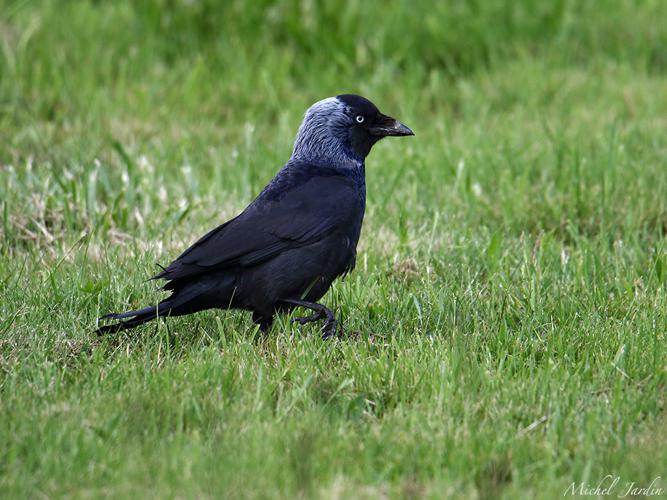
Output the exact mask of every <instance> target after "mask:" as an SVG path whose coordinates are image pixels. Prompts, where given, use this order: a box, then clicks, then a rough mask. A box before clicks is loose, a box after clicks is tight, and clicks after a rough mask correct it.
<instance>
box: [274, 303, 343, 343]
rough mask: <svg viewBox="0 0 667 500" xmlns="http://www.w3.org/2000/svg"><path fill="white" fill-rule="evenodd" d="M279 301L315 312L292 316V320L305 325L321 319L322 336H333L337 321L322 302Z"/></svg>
mask: <svg viewBox="0 0 667 500" xmlns="http://www.w3.org/2000/svg"><path fill="white" fill-rule="evenodd" d="M281 302H283V303H285V304H288V305H293V306H298V307H305V308H307V309H310V310H312V311H314V312H315V314H311V315H310V316H303V317H299V318H294V319H293V320H292V322H294V321H298V322H299V323H300V324H302V325H305V324H306V323H310V322H311V321H319V320H321V319H323V320H324V327H323V332H322V338H329V337H334V336H335V335H336V327H337V325H338V323H337V321H336V317H335V316H334V313H333V312H332V311H331V309H329V308H327V307H325V306H323V305H322V304H318V303H316V302H307V301H305V300H294V299H283V300H282V301H281Z"/></svg>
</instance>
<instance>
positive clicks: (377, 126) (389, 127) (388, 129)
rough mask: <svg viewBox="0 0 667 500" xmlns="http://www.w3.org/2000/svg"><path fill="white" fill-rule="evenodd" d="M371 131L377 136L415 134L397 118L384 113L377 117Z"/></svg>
mask: <svg viewBox="0 0 667 500" xmlns="http://www.w3.org/2000/svg"><path fill="white" fill-rule="evenodd" d="M369 131H370V134H371V135H374V136H376V137H386V136H389V135H393V136H401V135H415V133H414V132H413V131H412V130H410V129H409V128H408V127H406V126H405V125H403V124H402V123H401V122H399V121H398V120H396V119H395V118H392V117H391V116H387V115H382V114H381V115H380V116H378V117H377V118H376V119H375V121H374V122H373V125H371V128H370V130H369Z"/></svg>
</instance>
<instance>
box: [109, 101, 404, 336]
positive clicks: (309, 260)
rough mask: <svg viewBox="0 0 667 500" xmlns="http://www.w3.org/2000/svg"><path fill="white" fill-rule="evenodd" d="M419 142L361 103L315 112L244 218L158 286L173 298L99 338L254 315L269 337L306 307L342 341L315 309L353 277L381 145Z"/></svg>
mask: <svg viewBox="0 0 667 500" xmlns="http://www.w3.org/2000/svg"><path fill="white" fill-rule="evenodd" d="M404 135H414V134H413V133H412V131H411V130H410V129H409V128H408V127H406V126H405V125H403V124H402V123H399V122H398V121H397V120H395V119H394V118H391V117H389V116H386V115H384V114H382V113H380V111H379V110H378V108H377V107H376V106H375V105H374V104H373V103H372V102H370V101H369V100H368V99H365V98H363V97H361V96H358V95H351V94H346V95H339V96H336V97H330V98H328V99H324V100H322V101H319V102H317V103H315V104H313V105H312V106H311V107H310V108H309V109H308V111H306V114H305V117H304V119H303V122H302V123H301V126H300V127H299V132H298V134H297V137H296V141H295V142H294V151H293V152H292V157H291V158H290V160H289V161H288V162H287V164H286V165H285V166H284V167H283V168H282V169H280V171H279V172H278V174H277V175H276V176H275V177H274V178H273V180H272V181H271V182H270V183H269V185H268V186H266V187H265V188H264V190H263V191H262V192H261V193H260V195H259V196H258V197H257V198H256V199H255V201H253V202H252V203H251V204H250V205H249V206H248V207H247V208H246V209H245V210H244V211H243V212H242V213H241V214H240V215H238V216H237V217H235V218H233V219H232V220H230V221H228V222H225V223H224V224H222V225H221V226H218V227H217V228H215V229H213V230H212V231H211V232H209V233H208V234H206V235H205V236H204V237H202V238H201V239H200V240H199V241H197V242H196V243H195V244H194V245H192V246H191V247H190V248H188V249H187V250H186V251H185V252H183V253H182V254H181V256H180V257H178V258H177V259H176V260H175V261H174V262H172V263H171V264H169V266H167V267H166V268H163V270H162V272H161V273H159V274H158V275H157V276H154V277H153V278H152V279H163V280H166V281H167V283H166V284H165V285H164V287H163V289H164V290H167V291H170V292H171V295H170V296H169V297H168V298H166V299H164V300H162V301H161V302H160V303H159V304H157V306H149V307H145V308H143V309H139V310H136V311H128V312H124V313H114V314H107V315H106V316H103V317H101V318H100V320H118V321H117V322H115V323H113V324H108V325H105V326H102V327H100V328H99V330H98V333H105V332H111V331H120V330H125V329H128V328H134V327H135V326H137V325H140V324H142V323H145V322H147V321H150V320H152V319H154V318H156V317H158V316H180V315H183V314H190V313H194V312H197V311H202V310H204V309H211V308H223V309H228V308H234V309H244V310H248V311H252V319H253V321H254V322H255V323H257V324H259V326H260V329H261V330H262V331H266V330H267V329H268V328H269V327H270V326H271V323H272V321H273V317H274V315H275V314H276V312H281V311H290V310H292V309H294V308H295V307H304V308H307V309H310V310H312V311H313V314H312V315H310V316H305V317H300V318H295V319H294V320H293V321H298V322H299V323H301V324H302V325H303V324H306V323H308V322H311V321H318V320H322V319H323V320H325V323H324V330H323V336H325V337H327V336H331V335H334V334H335V333H336V319H335V317H334V314H333V312H331V311H330V310H329V309H328V308H326V307H324V306H323V305H321V304H318V303H317V301H318V300H319V299H320V298H321V297H322V296H323V295H324V294H325V293H326V292H327V290H329V287H330V286H331V283H332V282H333V280H334V279H336V278H337V277H338V276H341V275H343V274H345V273H347V272H348V271H350V270H351V269H353V268H354V264H355V259H356V253H357V252H356V248H357V242H358V241H359V233H360V231H361V223H362V221H363V218H364V209H365V205H366V182H365V172H364V168H365V165H364V161H365V158H366V156H367V155H368V153H369V152H370V150H371V148H372V147H373V145H374V144H375V143H376V142H378V141H379V140H380V139H382V138H383V137H387V136H404Z"/></svg>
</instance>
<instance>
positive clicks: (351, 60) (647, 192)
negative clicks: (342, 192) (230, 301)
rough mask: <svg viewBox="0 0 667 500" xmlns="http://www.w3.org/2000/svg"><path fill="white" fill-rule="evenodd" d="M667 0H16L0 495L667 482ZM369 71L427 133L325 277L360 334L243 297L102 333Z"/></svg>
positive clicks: (386, 168)
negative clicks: (265, 319)
mask: <svg viewBox="0 0 667 500" xmlns="http://www.w3.org/2000/svg"><path fill="white" fill-rule="evenodd" d="M665 19H667V3H665V2H661V1H658V0H655V1H632V0H608V1H603V0H600V1H598V2H583V1H582V2H576V1H575V2H571V1H566V0H555V1H552V2H539V1H528V0H516V1H513V2H504V1H499V0H488V1H485V2H480V1H474V2H472V1H471V2H454V1H451V2H439V1H433V2H426V1H416V0H414V1H395V2H389V3H388V4H380V3H375V2H356V3H347V2H343V1H330V2H310V1H286V2H272V1H258V2H244V1H241V0H234V1H229V2H224V3H220V5H217V3H216V2H212V1H208V2H207V1H196V0H193V1H185V0H181V1H179V0H172V1H169V0H162V1H159V0H151V1H148V0H147V1H145V2H131V1H129V0H128V1H120V0H119V1H114V2H111V1H108V2H104V1H98V2H93V1H87V2H84V1H74V0H72V1H65V0H61V1H55V0H54V1H46V0H45V1H41V0H35V1H13V0H9V1H8V0H0V443H1V444H0V497H2V498H44V497H48V498H56V497H74V498H90V497H98V496H108V497H112V498H127V497H134V498H138V497H148V498H165V497H177V498H202V497H203V498H207V497H208V498H218V497H230V498H236V497H251V498H267V497H269V498H293V497H295V496H297V497H303V498H313V497H315V498H349V497H354V498H378V497H389V498H421V497H429V498H443V497H454V498H471V497H473V498H474V497H477V498H497V497H502V498H508V499H510V498H511V499H513V498H556V497H562V496H563V494H564V493H565V494H567V495H569V494H570V493H571V492H572V491H574V492H575V493H582V492H584V490H583V489H580V488H583V487H584V486H590V487H591V488H594V487H595V486H597V485H598V484H600V483H601V482H602V484H603V486H604V485H609V484H610V483H611V480H612V479H613V478H615V477H618V478H619V482H618V486H616V487H615V490H614V491H613V493H614V496H616V495H617V494H623V493H624V492H625V490H626V489H627V488H626V487H625V485H626V483H630V482H633V483H635V486H637V487H647V486H648V485H649V484H650V483H651V482H652V481H653V480H654V479H656V478H657V477H658V476H660V477H661V479H658V480H657V483H654V486H655V487H659V488H662V493H663V494H665V491H667V434H666V433H665V429H666V428H667V415H666V413H665V411H666V410H665V405H666V402H667V347H666V346H667V316H666V313H667V294H666V287H667V23H666V22H664V20H665ZM345 92H354V93H359V94H362V95H365V96H367V97H369V98H370V99H372V100H373V101H374V102H375V103H376V104H377V105H378V106H379V107H380V109H381V110H383V111H385V112H387V113H388V114H391V115H392V116H396V117H398V118H399V119H400V120H401V121H403V122H404V123H406V124H407V125H408V126H410V127H411V128H412V129H413V130H414V131H415V134H416V135H415V137H411V138H407V139H404V140H387V141H383V142H382V143H380V144H379V145H377V146H376V147H375V148H374V150H373V152H372V153H371V155H370V156H369V158H368V159H367V162H366V175H367V186H368V202H367V212H366V218H365V222H364V228H363V231H362V237H361V241H360V244H359V249H358V252H359V253H358V258H357V268H356V270H355V271H354V272H353V273H352V274H350V275H349V276H348V277H347V278H346V279H344V280H341V281H338V282H337V283H336V284H335V286H334V287H333V288H332V290H331V291H330V292H329V294H328V295H327V296H326V297H325V299H324V303H325V304H327V305H328V306H330V307H332V308H334V309H335V310H336V311H337V313H338V315H339V317H340V318H341V319H342V320H343V323H344V325H345V328H346V331H347V333H348V335H347V337H346V338H344V339H341V340H335V341H326V340H322V339H321V338H320V335H319V333H318V329H317V326H314V325H309V326H306V327H303V328H300V327H298V326H296V325H290V324H289V318H288V317H282V318H281V319H280V320H279V321H277V322H276V323H275V324H274V326H273V328H272V330H271V331H270V332H269V333H268V334H266V335H262V334H261V333H260V332H258V331H257V329H256V328H255V327H254V326H253V324H252V322H251V321H250V317H249V315H248V314H245V313H240V312H226V311H208V312H204V313H199V314H197V315H194V316H188V317H180V318H172V319H169V320H168V321H166V322H164V321H163V322H159V323H154V324H149V325H146V326H143V327H140V328H138V329H136V330H132V331H129V332H126V333H123V334H116V335H109V336H106V337H103V338H98V337H97V336H96V334H95V333H94V329H95V319H96V318H97V317H98V316H100V315H101V314H104V313H107V312H110V311H117V310H123V309H127V308H134V307H138V306H143V305H146V304H150V303H155V302H156V301H157V300H158V299H159V298H160V297H161V296H162V295H161V293H160V292H159V291H157V289H156V284H155V283H153V282H148V281H147V278H149V277H150V276H152V275H153V274H155V273H156V272H157V270H158V268H157V266H156V263H160V264H162V265H165V264H167V263H169V261H170V260H171V259H172V258H174V257H176V256H177V255H178V254H179V253H180V251H182V250H183V249H184V248H186V246H187V245H189V244H190V243H192V242H193V241H194V240H195V239H196V238H197V237H199V236H201V235H202V234H204V233H205V232H206V231H207V230H209V229H211V228H212V227H214V226H215V225H217V224H219V223H221V222H222V221H224V220H226V219H227V218H229V217H231V216H233V215H235V214H236V213H238V212H239V211H240V210H242V209H243V208H244V207H245V206H246V205H247V204H248V203H249V202H250V201H251V200H252V199H253V197H254V196H256V194H257V193H258V192H259V191H260V190H261V189H262V187H263V186H264V185H265V184H266V183H267V182H268V181H269V180H270V179H271V177H272V176H273V175H274V173H275V172H276V171H277V169H278V168H280V166H282V165H283V164H284V162H285V161H286V160H287V159H288V158H289V155H290V153H291V147H292V141H293V139H294V136H295V134H296V130H297V127H298V125H299V123H300V120H301V118H302V116H303V112H304V111H305V109H306V108H307V107H308V106H309V105H310V104H312V103H313V102H315V101H317V100H319V99H321V98H324V97H327V96H330V95H335V94H339V93H345ZM605 477H609V478H610V479H605ZM605 481H606V483H605ZM575 490H576V491H575ZM653 491H654V492H655V490H653Z"/></svg>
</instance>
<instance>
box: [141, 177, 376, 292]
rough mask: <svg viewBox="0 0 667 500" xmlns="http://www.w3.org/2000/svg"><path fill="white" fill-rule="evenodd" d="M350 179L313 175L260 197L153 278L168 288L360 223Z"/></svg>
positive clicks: (360, 207)
mask: <svg viewBox="0 0 667 500" xmlns="http://www.w3.org/2000/svg"><path fill="white" fill-rule="evenodd" d="M361 203H363V202H360V193H359V191H358V188H357V186H356V185H355V183H354V181H353V180H352V179H350V178H349V177H346V176H342V175H321V176H312V177H310V178H308V179H306V180H305V181H304V182H302V183H299V184H298V185H296V186H294V187H291V188H289V189H287V190H286V191H285V192H280V193H278V194H277V195H275V194H273V195H271V196H260V197H259V198H258V199H257V200H255V202H253V203H252V204H251V205H250V206H249V207H248V208H246V210H244V211H243V212H242V213H241V214H240V215H239V216H237V217H236V218H234V219H232V220H230V221H228V222H226V223H224V224H222V225H221V226H219V227H217V228H215V229H213V230H212V231H211V232H209V233H208V234H206V235H205V236H203V237H202V238H201V239H200V240H199V241H197V242H196V243H195V244H194V245H192V246H191V247H190V248H188V249H187V250H186V251H185V252H183V254H182V255H181V256H180V257H178V258H177V259H176V260H175V261H174V262H172V263H171V264H169V266H168V267H167V268H166V269H164V270H163V271H162V272H161V273H159V274H158V275H157V276H155V277H154V278H155V279H165V280H169V281H170V283H167V284H166V285H165V289H167V290H169V289H172V288H174V287H175V286H176V283H178V282H181V281H182V280H188V279H190V278H193V277H195V276H197V275H199V274H202V273H205V272H210V271H211V270H217V269H225V268H230V269H231V268H234V267H249V266H254V265H257V264H259V263H261V262H264V261H266V260H268V259H271V258H272V257H274V256H275V255H277V254H279V253H281V252H283V251H285V250H287V249H290V248H297V247H300V246H304V245H309V244H312V243H314V242H316V241H318V240H319V239H322V238H324V237H326V236H328V235H330V234H332V233H334V232H337V231H351V232H353V227H354V226H355V224H357V223H360V222H361V220H360V213H363V205H362V204H361Z"/></svg>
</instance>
